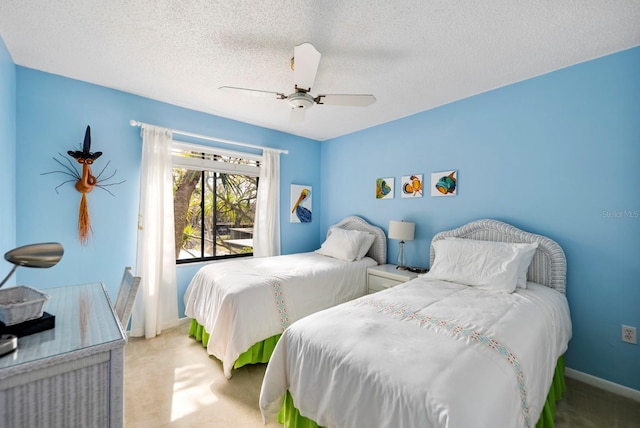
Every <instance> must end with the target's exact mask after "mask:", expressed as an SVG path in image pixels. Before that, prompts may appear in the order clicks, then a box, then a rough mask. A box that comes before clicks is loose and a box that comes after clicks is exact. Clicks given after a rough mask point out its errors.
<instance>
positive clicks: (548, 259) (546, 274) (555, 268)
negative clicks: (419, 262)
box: [430, 220, 567, 293]
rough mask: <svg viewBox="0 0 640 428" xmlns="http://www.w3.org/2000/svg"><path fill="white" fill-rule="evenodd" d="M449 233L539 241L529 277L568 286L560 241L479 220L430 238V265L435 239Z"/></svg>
mask: <svg viewBox="0 0 640 428" xmlns="http://www.w3.org/2000/svg"><path fill="white" fill-rule="evenodd" d="M450 236H455V237H458V238H466V239H478V240H482V241H498V242H524V243H532V242H537V243H538V249H537V250H536V254H535V255H534V256H533V260H532V262H531V265H530V266H529V271H528V272H527V280H528V281H531V282H536V283H538V284H542V285H546V286H547V287H551V288H554V289H556V290H558V291H560V292H561V293H564V292H565V290H566V281H567V260H566V258H565V256H564V251H562V248H561V247H560V245H558V243H557V242H555V241H553V240H552V239H549V238H547V237H545V236H542V235H536V234H533V233H529V232H525V231H523V230H520V229H518V228H517V227H514V226H511V225H510V224H507V223H503V222H501V221H498V220H476V221H472V222H471V223H467V224H465V225H464V226H461V227H459V228H457V229H453V230H447V231H444V232H440V233H438V234H436V235H435V236H434V237H433V240H432V241H431V252H430V253H431V254H430V262H431V263H430V264H431V265H433V259H434V258H435V252H434V249H433V243H434V242H435V241H437V240H439V239H444V238H446V237H450Z"/></svg>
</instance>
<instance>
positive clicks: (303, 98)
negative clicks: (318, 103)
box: [287, 92, 313, 108]
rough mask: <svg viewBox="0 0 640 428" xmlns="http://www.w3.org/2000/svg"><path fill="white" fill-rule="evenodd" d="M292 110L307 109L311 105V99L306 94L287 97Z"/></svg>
mask: <svg viewBox="0 0 640 428" xmlns="http://www.w3.org/2000/svg"><path fill="white" fill-rule="evenodd" d="M287 101H288V102H289V105H290V106H291V107H292V108H309V107H311V106H312V105H313V97H312V96H311V95H309V94H307V93H306V92H295V93H293V94H291V95H289V96H288V97H287Z"/></svg>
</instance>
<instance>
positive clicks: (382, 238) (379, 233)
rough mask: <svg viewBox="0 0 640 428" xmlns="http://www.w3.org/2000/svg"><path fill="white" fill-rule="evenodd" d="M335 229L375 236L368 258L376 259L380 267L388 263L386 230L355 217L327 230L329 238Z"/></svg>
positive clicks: (348, 218) (347, 218)
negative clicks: (357, 231) (367, 233)
mask: <svg viewBox="0 0 640 428" xmlns="http://www.w3.org/2000/svg"><path fill="white" fill-rule="evenodd" d="M335 227H339V228H341V229H347V230H359V231H362V232H369V233H372V234H373V235H375V237H376V239H375V241H373V244H372V245H371V248H370V249H369V252H368V253H367V256H368V257H371V258H372V259H374V260H375V261H376V262H378V264H379V265H383V264H385V263H386V262H387V236H386V235H385V234H384V230H382V229H380V228H379V227H378V226H374V225H372V224H369V223H368V222H367V221H366V220H364V219H362V218H360V217H358V216H355V215H352V216H350V217H346V218H345V219H344V220H342V221H341V222H340V223H337V224H334V225H333V226H331V227H329V230H327V236H329V235H330V234H331V230H332V229H333V228H335Z"/></svg>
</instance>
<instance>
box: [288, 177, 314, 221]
mask: <svg viewBox="0 0 640 428" xmlns="http://www.w3.org/2000/svg"><path fill="white" fill-rule="evenodd" d="M291 204H292V207H291V216H290V221H291V223H311V218H312V217H311V186H300V185H297V184H292V185H291Z"/></svg>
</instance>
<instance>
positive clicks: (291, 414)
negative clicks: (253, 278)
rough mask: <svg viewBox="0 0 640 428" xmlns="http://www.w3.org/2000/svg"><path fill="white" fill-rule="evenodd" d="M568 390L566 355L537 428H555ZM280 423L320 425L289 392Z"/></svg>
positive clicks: (301, 427)
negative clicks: (558, 408)
mask: <svg viewBox="0 0 640 428" xmlns="http://www.w3.org/2000/svg"><path fill="white" fill-rule="evenodd" d="M566 390H567V386H566V384H565V382H564V355H562V356H561V357H560V358H558V363H557V364H556V370H555V373H554V375H553V382H552V383H551V388H549V394H548V395H547V400H546V402H545V405H544V407H543V408H542V413H541V414H540V420H538V423H537V424H536V428H554V427H555V423H554V419H555V417H556V401H560V399H562V394H564V392H565V391H566ZM278 422H280V423H281V424H284V426H285V428H319V427H318V425H317V424H316V423H315V422H313V421H312V420H311V419H308V418H305V417H304V416H302V415H300V412H299V411H298V409H296V408H295V406H294V404H293V399H292V398H291V394H289V391H287V392H286V394H285V397H284V402H283V403H282V408H281V409H280V413H279V414H278Z"/></svg>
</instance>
